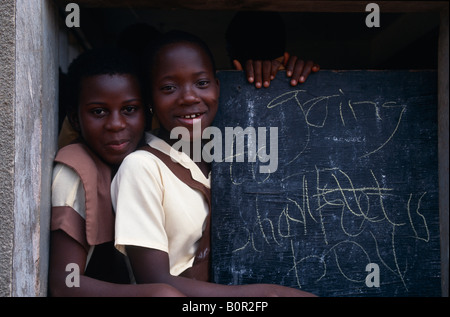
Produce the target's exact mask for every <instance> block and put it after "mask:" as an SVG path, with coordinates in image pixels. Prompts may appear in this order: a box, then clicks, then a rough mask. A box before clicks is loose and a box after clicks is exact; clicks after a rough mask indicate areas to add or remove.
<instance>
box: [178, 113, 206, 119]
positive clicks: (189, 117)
mask: <svg viewBox="0 0 450 317" xmlns="http://www.w3.org/2000/svg"><path fill="white" fill-rule="evenodd" d="M202 114H203V113H193V114H187V115H184V116H179V117H180V118H183V119H195V118H198V117H200V116H201V115H202Z"/></svg>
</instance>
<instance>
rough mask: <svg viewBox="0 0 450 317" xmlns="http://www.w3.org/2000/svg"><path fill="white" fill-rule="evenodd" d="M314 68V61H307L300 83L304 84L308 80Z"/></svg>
mask: <svg viewBox="0 0 450 317" xmlns="http://www.w3.org/2000/svg"><path fill="white" fill-rule="evenodd" d="M313 66H314V63H313V62H312V61H307V62H306V65H305V67H304V68H303V72H302V75H301V76H300V79H299V82H301V83H304V82H305V81H306V78H308V76H309V74H311V70H312V68H313Z"/></svg>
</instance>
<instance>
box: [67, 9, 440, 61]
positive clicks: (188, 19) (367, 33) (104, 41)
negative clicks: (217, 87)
mask: <svg viewBox="0 0 450 317" xmlns="http://www.w3.org/2000/svg"><path fill="white" fill-rule="evenodd" d="M61 9H62V10H63V7H62V8H61ZM235 13H236V12H235V11H220V10H214V11H208V10H189V9H177V10H159V9H147V8H133V7H123V8H104V7H102V8H92V7H86V8H84V7H81V28H80V29H79V30H77V31H78V32H77V34H76V35H77V37H78V38H79V39H80V40H81V42H82V44H83V46H84V47H98V46H104V45H114V44H115V43H116V41H117V38H118V36H119V34H120V33H121V32H122V30H123V29H125V28H126V27H127V26H129V25H132V24H135V23H142V22H144V23H148V24H150V25H152V26H154V27H156V28H157V29H159V30H160V31H168V30H171V29H182V30H186V31H189V32H192V33H194V34H197V35H198V36H200V37H201V38H203V39H204V40H205V41H206V42H207V43H208V45H209V46H210V48H211V50H212V51H213V53H214V55H215V58H216V62H217V66H218V68H219V69H229V68H230V65H231V64H230V60H229V58H228V56H227V52H226V46H225V40H224V36H225V30H226V27H227V26H228V23H229V22H230V21H231V19H232V17H233V16H234V14H235ZM280 14H281V16H282V17H283V20H284V22H285V25H286V33H287V39H288V40H287V50H288V52H290V53H291V54H294V55H297V56H299V57H301V58H302V59H304V60H307V59H311V60H313V61H315V62H316V63H318V64H320V66H321V68H322V69H436V68H437V51H438V50H437V45H438V34H439V14H438V13H436V12H423V13H420V12H414V13H384V12H383V11H381V13H380V24H381V25H380V27H379V28H375V27H374V28H369V27H367V26H366V24H365V19H366V16H367V15H368V14H369V13H368V12H361V13H342V12H339V13H328V12H327V13H320V12H313V13H311V12H281V13H280ZM80 31H81V32H80ZM80 35H81V36H80ZM268 40H269V39H268Z"/></svg>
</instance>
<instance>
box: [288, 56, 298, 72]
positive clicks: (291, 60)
mask: <svg viewBox="0 0 450 317" xmlns="http://www.w3.org/2000/svg"><path fill="white" fill-rule="evenodd" d="M296 62H297V56H295V55H292V56H291V57H289V60H288V62H287V64H286V76H288V77H291V76H292V74H293V72H294V66H295V64H296Z"/></svg>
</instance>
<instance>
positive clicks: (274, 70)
mask: <svg viewBox="0 0 450 317" xmlns="http://www.w3.org/2000/svg"><path fill="white" fill-rule="evenodd" d="M282 65H283V64H282V63H281V62H280V61H278V60H276V59H274V60H273V61H272V70H271V72H270V80H274V79H275V76H276V75H277V73H278V71H279V70H280V67H281V66H282Z"/></svg>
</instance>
